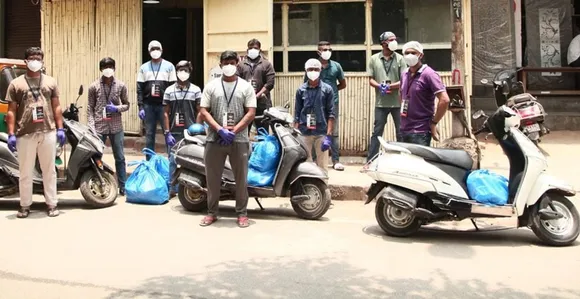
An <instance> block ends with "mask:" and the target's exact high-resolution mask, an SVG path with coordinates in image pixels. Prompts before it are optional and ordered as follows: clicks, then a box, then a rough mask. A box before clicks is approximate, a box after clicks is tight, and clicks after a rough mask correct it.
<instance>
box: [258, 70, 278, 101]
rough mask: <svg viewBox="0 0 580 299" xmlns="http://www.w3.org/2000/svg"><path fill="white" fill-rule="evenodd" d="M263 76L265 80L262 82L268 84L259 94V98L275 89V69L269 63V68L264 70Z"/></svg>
mask: <svg viewBox="0 0 580 299" xmlns="http://www.w3.org/2000/svg"><path fill="white" fill-rule="evenodd" d="M263 76H264V78H262V80H264V82H266V83H265V84H264V86H263V87H262V89H261V90H260V91H259V92H258V94H257V95H259V96H261V95H263V94H266V93H268V92H270V91H272V89H274V81H275V78H276V72H275V71H274V67H273V66H272V64H271V63H268V66H267V67H266V69H265V70H264V74H263Z"/></svg>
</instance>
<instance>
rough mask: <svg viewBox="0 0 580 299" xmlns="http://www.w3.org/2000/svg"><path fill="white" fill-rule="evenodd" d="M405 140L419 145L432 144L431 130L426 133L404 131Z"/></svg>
mask: <svg viewBox="0 0 580 299" xmlns="http://www.w3.org/2000/svg"><path fill="white" fill-rule="evenodd" d="M402 137H403V142H406V143H414V144H418V145H424V146H431V132H425V133H403V134H402Z"/></svg>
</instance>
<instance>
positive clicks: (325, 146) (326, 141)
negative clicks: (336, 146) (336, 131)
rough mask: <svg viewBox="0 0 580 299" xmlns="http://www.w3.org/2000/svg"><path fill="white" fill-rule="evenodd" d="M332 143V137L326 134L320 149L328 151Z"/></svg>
mask: <svg viewBox="0 0 580 299" xmlns="http://www.w3.org/2000/svg"><path fill="white" fill-rule="evenodd" d="M331 144H332V137H330V136H326V137H324V140H323V141H322V145H321V146H320V149H321V150H322V151H323V152H326V151H327V150H329V149H330V145H331Z"/></svg>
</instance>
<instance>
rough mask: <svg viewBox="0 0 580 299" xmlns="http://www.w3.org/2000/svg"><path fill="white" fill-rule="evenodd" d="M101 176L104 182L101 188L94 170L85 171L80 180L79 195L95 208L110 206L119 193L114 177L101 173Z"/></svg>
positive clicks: (107, 173) (105, 172)
mask: <svg viewBox="0 0 580 299" xmlns="http://www.w3.org/2000/svg"><path fill="white" fill-rule="evenodd" d="M101 176H102V177H103V180H104V181H105V184H104V185H103V186H101V181H100V179H99V176H98V175H97V173H96V172H95V171H94V170H89V171H86V172H85V173H84V174H83V176H82V178H81V186H80V191H81V194H82V196H83V198H84V199H85V201H86V202H88V203H89V204H90V205H91V206H93V207H95V208H106V207H110V206H112V205H113V204H114V203H115V200H116V199H117V195H118V192H119V186H118V185H117V179H116V178H115V176H114V175H112V174H111V173H109V172H107V171H102V172H101Z"/></svg>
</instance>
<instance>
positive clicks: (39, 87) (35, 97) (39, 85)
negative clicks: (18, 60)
mask: <svg viewBox="0 0 580 299" xmlns="http://www.w3.org/2000/svg"><path fill="white" fill-rule="evenodd" d="M24 80H26V84H27V85H28V89H29V90H30V91H32V96H33V97H34V101H38V96H39V94H38V90H40V92H42V73H41V74H40V79H39V80H38V87H37V89H38V90H37V91H36V92H34V91H33V90H32V86H30V82H28V79H26V76H24Z"/></svg>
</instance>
